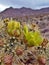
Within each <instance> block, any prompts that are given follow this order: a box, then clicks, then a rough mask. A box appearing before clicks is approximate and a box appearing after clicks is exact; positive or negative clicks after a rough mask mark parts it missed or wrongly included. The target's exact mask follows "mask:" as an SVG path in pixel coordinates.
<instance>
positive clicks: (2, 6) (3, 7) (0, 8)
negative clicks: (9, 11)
mask: <svg viewBox="0 0 49 65" xmlns="http://www.w3.org/2000/svg"><path fill="white" fill-rule="evenodd" d="M8 7H9V6H5V5H2V4H0V11H3V10H4V9H6V8H8Z"/></svg>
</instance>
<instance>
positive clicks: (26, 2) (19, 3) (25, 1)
mask: <svg viewBox="0 0 49 65" xmlns="http://www.w3.org/2000/svg"><path fill="white" fill-rule="evenodd" d="M11 6H12V7H15V8H20V7H28V8H32V9H40V8H43V7H49V0H0V10H4V9H5V8H8V7H11Z"/></svg>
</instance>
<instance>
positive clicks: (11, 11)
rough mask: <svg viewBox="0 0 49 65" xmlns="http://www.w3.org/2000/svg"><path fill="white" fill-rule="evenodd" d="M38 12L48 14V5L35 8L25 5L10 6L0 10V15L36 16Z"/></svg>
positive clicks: (14, 16) (4, 16)
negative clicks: (19, 6) (18, 6)
mask: <svg viewBox="0 0 49 65" xmlns="http://www.w3.org/2000/svg"><path fill="white" fill-rule="evenodd" d="M39 14H49V7H47V8H42V9H37V10H33V9H31V8H26V7H22V8H13V7H10V8H7V9H5V10H4V11H2V12H0V17H3V18H6V17H9V18H10V17H13V18H16V17H17V16H18V17H21V16H22V17H23V16H29V15H33V16H36V15H39Z"/></svg>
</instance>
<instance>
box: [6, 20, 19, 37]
mask: <svg viewBox="0 0 49 65" xmlns="http://www.w3.org/2000/svg"><path fill="white" fill-rule="evenodd" d="M19 30H20V22H17V21H10V22H8V25H7V32H8V33H9V34H10V35H13V36H15V35H16V34H17V35H19V34H20V31H19Z"/></svg>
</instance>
